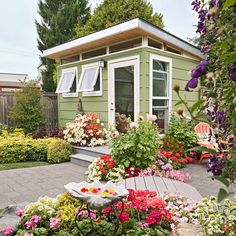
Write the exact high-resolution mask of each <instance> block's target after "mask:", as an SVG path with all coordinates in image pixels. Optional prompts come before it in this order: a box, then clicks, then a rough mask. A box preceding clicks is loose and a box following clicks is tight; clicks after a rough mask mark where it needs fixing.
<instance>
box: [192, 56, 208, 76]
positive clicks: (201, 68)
mask: <svg viewBox="0 0 236 236" xmlns="http://www.w3.org/2000/svg"><path fill="white" fill-rule="evenodd" d="M207 65H208V61H205V60H204V61H201V62H200V63H199V64H198V65H197V66H196V67H195V68H194V69H193V70H192V73H191V76H192V78H199V77H200V76H202V75H203V73H204V71H205V69H206V66H207Z"/></svg>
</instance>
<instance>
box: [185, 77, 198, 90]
mask: <svg viewBox="0 0 236 236" xmlns="http://www.w3.org/2000/svg"><path fill="white" fill-rule="evenodd" d="M197 85H198V78H192V79H190V80H189V81H188V83H187V84H186V86H185V90H186V91H189V89H190V88H192V89H193V88H196V87H197Z"/></svg>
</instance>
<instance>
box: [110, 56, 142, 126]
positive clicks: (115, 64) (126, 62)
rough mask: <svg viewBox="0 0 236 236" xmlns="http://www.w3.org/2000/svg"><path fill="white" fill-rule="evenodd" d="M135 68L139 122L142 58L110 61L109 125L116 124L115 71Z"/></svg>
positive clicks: (135, 99) (135, 108) (135, 57)
mask: <svg viewBox="0 0 236 236" xmlns="http://www.w3.org/2000/svg"><path fill="white" fill-rule="evenodd" d="M125 66H134V121H137V120H138V114H139V101H140V99H139V96H140V95H139V94H140V86H139V85H140V57H139V55H137V56H133V57H125V58H120V59H117V60H112V61H108V123H109V124H114V122H115V73H114V71H115V70H114V69H115V68H119V67H125Z"/></svg>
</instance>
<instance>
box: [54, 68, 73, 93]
mask: <svg viewBox="0 0 236 236" xmlns="http://www.w3.org/2000/svg"><path fill="white" fill-rule="evenodd" d="M75 77H76V76H75V70H71V71H66V72H63V73H62V75H61V77H60V81H59V83H58V85H57V89H56V93H69V92H70V89H71V87H72V84H73V82H74V80H75Z"/></svg>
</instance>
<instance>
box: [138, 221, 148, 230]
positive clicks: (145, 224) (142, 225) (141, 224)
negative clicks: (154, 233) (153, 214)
mask: <svg viewBox="0 0 236 236" xmlns="http://www.w3.org/2000/svg"><path fill="white" fill-rule="evenodd" d="M138 226H139V227H140V228H142V229H143V228H147V227H149V224H148V223H142V222H139V223H138Z"/></svg>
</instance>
